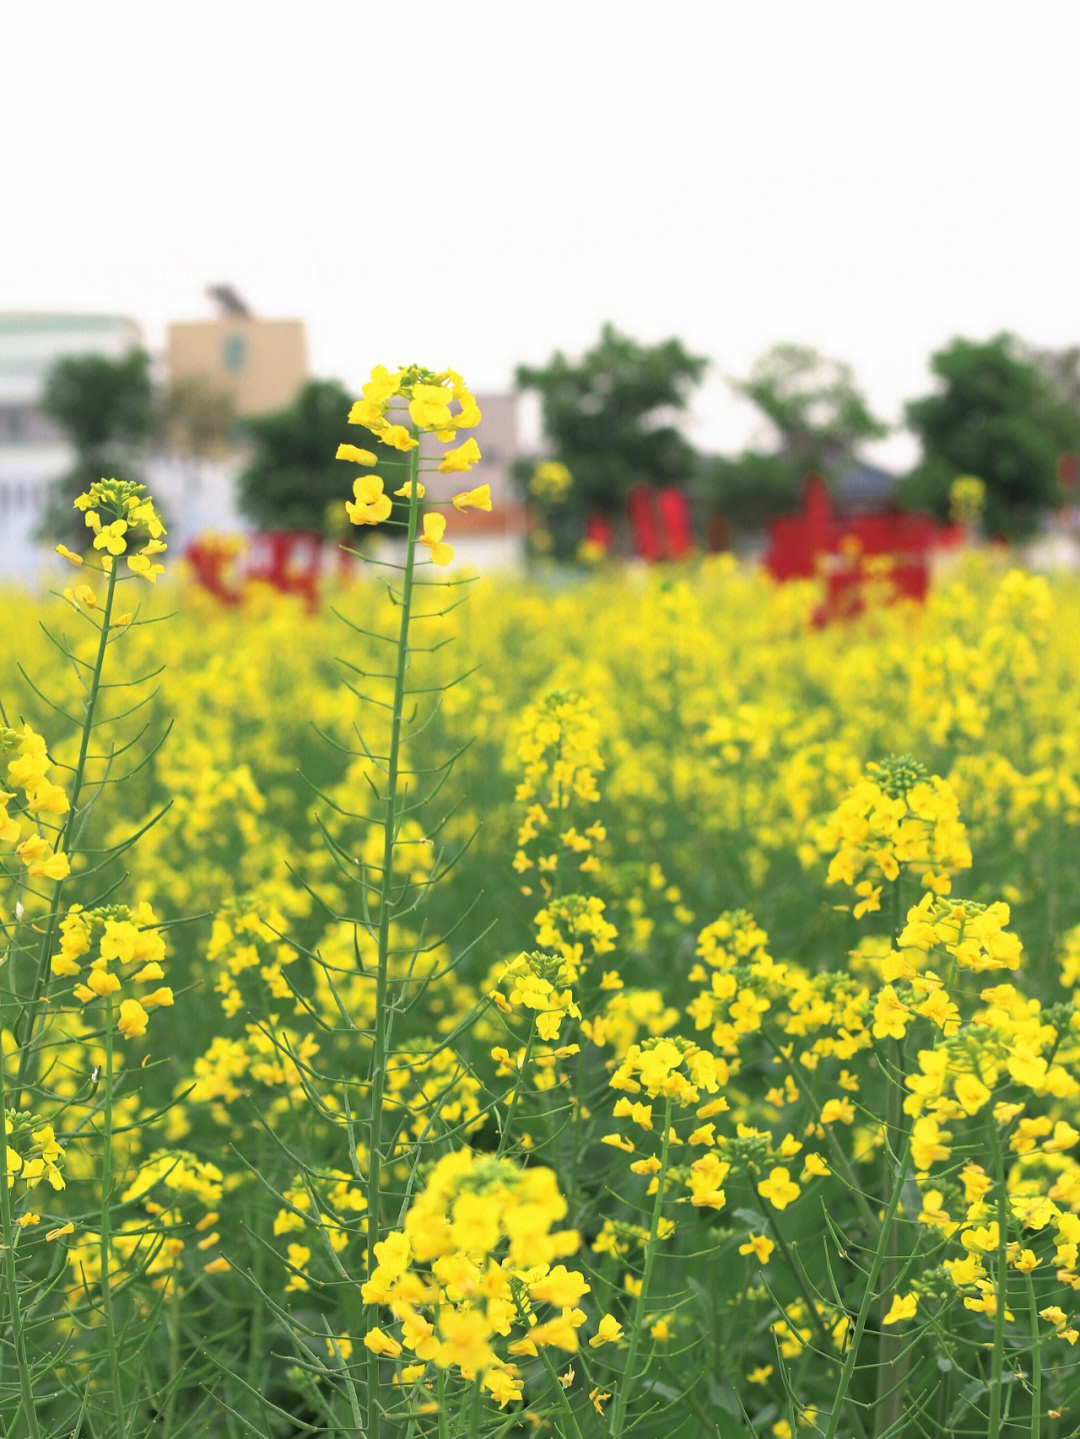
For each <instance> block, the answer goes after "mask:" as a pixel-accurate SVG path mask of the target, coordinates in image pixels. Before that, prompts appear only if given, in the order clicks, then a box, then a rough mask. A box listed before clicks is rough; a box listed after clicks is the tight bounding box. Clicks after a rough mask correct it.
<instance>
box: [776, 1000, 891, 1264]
mask: <svg viewBox="0 0 1080 1439" xmlns="http://www.w3.org/2000/svg"><path fill="white" fill-rule="evenodd" d="M761 1035H762V1038H763V1039H764V1040H765V1043H766V1044H767V1045H768V1046H769V1048H770V1049H771V1050H772V1052H773V1053H774V1054H775V1055H776V1056H777V1057H778V1058H779V1060H780V1062H781V1064H783V1066H784V1069H785V1071H786V1072H787V1073H788V1074H789V1075H790V1076H791V1080H792V1083H793V1084H795V1085H796V1086H797V1087H798V1089H799V1091H800V1092H801V1094H802V1096H803V1098H804V1099H805V1100H806V1101H807V1103H808V1104H809V1105H810V1109H811V1112H812V1113H813V1116H814V1120H815V1123H816V1124H817V1125H819V1126H820V1128H822V1129H823V1130H824V1131H825V1138H826V1139H827V1140H828V1142H829V1148H830V1149H831V1150H832V1152H833V1155H834V1156H835V1158H836V1160H837V1163H838V1165H839V1167H840V1169H841V1170H842V1171H843V1175H844V1178H845V1179H846V1180H847V1182H848V1187H849V1188H850V1190H851V1193H852V1197H853V1198H854V1200H855V1203H856V1204H857V1205H858V1207H859V1212H860V1214H861V1215H862V1217H863V1219H864V1220H865V1222H866V1225H867V1228H868V1229H869V1231H870V1233H871V1234H873V1235H875V1236H876V1235H877V1234H878V1232H879V1231H880V1229H881V1221H880V1220H879V1219H878V1217H877V1215H876V1214H875V1213H874V1211H873V1209H871V1207H870V1201H869V1200H868V1199H867V1197H866V1195H865V1194H864V1193H863V1191H862V1188H861V1186H860V1185H859V1182H858V1180H857V1179H856V1177H855V1171H854V1170H853V1169H852V1167H851V1161H850V1160H849V1159H848V1157H847V1155H846V1154H845V1153H844V1146H843V1145H842V1144H841V1143H840V1140H839V1139H838V1138H837V1136H836V1134H835V1132H834V1130H833V1126H832V1125H831V1124H822V1123H821V1105H820V1104H819V1103H818V1101H817V1096H816V1095H815V1093H814V1091H813V1090H812V1089H811V1088H810V1086H809V1085H808V1084H807V1082H806V1080H805V1078H804V1077H803V1075H802V1073H801V1071H800V1070H799V1067H798V1065H797V1064H794V1063H792V1060H791V1057H790V1055H788V1054H786V1053H785V1052H784V1049H783V1047H782V1046H781V1045H780V1044H779V1042H778V1041H777V1040H776V1039H775V1038H774V1036H773V1035H771V1034H770V1033H769V1031H768V1030H767V1029H766V1028H765V1026H764V1025H762V1028H761Z"/></svg>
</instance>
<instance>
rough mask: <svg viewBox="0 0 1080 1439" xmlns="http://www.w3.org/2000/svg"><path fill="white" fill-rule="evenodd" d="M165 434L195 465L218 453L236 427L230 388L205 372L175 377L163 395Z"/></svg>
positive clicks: (161, 417) (162, 415)
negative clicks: (226, 388)
mask: <svg viewBox="0 0 1080 1439" xmlns="http://www.w3.org/2000/svg"><path fill="white" fill-rule="evenodd" d="M160 421H161V432H162V438H163V440H164V442H165V444H166V446H167V447H168V448H169V449H171V450H176V451H178V452H179V453H181V454H183V455H186V456H187V457H188V458H189V459H190V460H192V461H193V462H194V463H195V464H196V465H198V464H199V463H201V462H202V461H203V460H207V459H209V458H211V456H213V455H215V454H217V453H219V452H220V451H221V450H222V449H224V448H225V446H226V445H227V444H228V443H229V441H230V439H231V438H232V437H233V434H234V432H235V430H236V409H235V406H234V404H233V398H232V396H231V395H230V394H229V392H228V391H227V390H221V389H218V388H217V386H216V385H215V384H214V383H213V381H212V380H210V379H208V378H207V377H206V376H204V375H188V376H185V377H184V378H183V379H179V380H174V381H173V382H172V383H171V384H170V385H169V386H168V388H167V389H166V391H165V393H164V395H163V396H162V397H161V408H160Z"/></svg>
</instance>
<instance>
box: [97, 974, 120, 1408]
mask: <svg viewBox="0 0 1080 1439" xmlns="http://www.w3.org/2000/svg"><path fill="white" fill-rule="evenodd" d="M112 1101H113V1007H112V996H111V995H106V996H105V1110H104V1125H103V1129H102V1144H103V1146H104V1147H103V1150H102V1156H101V1244H100V1249H101V1305H102V1314H103V1317H104V1320H105V1344H106V1350H107V1360H108V1367H109V1382H110V1387H111V1389H112V1401H113V1411H114V1413H115V1414H116V1433H117V1435H118V1436H119V1435H122V1434H123V1433H125V1430H126V1425H125V1422H124V1396H123V1390H122V1388H121V1384H120V1355H119V1352H118V1350H117V1344H116V1320H115V1316H114V1314H113V1302H112V1281H111V1279H110V1275H109V1240H110V1235H111V1227H112V1223H111V1222H112V1213H111V1208H112V1118H113V1115H112Z"/></svg>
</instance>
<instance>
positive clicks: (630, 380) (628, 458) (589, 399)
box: [517, 325, 708, 514]
mask: <svg viewBox="0 0 1080 1439" xmlns="http://www.w3.org/2000/svg"><path fill="white" fill-rule="evenodd" d="M707 364H708V360H706V359H705V358H704V357H703V356H700V355H691V354H690V353H689V352H688V351H687V350H685V349H684V348H683V345H682V343H681V341H679V340H676V339H671V340H667V341H666V342H664V343H663V344H659V345H652V346H647V345H640V344H638V342H637V341H636V340H632V339H630V337H629V336H627V335H622V334H620V333H619V332H618V330H616V329H615V328H614V326H613V325H605V326H604V328H603V330H602V331H601V334H600V339H599V341H598V343H597V344H596V345H594V346H593V348H592V349H591V350H589V351H587V352H586V353H585V355H583V356H582V358H581V359H580V360H579V361H570V360H568V359H567V358H566V357H565V355H563V353H562V352H561V351H557V352H556V353H555V354H554V355H553V356H552V357H551V359H550V360H549V361H548V363H547V364H546V365H544V366H542V367H540V368H535V369H534V368H532V367H530V366H528V365H521V366H519V368H518V370H517V383H518V385H519V387H520V388H521V389H524V390H536V391H537V392H538V393H539V395H540V400H541V416H542V423H543V430H544V434H545V436H546V437H547V440H548V443H549V447H550V458H552V459H554V460H557V461H559V462H560V463H562V464H564V465H565V466H566V467H567V468H568V469H569V471H570V473H571V475H572V476H573V488H572V490H571V492H570V494H569V495H568V496H567V503H568V504H569V505H571V506H573V507H574V508H575V509H576V510H577V511H578V513H579V514H584V513H587V512H589V511H599V512H601V513H604V514H621V513H622V511H623V509H624V507H625V503H626V494H627V491H628V490H629V489H630V488H631V487H632V486H633V485H635V484H650V485H677V484H686V483H688V482H689V481H690V480H691V479H692V478H693V476H694V473H695V470H696V466H697V453H696V451H695V450H694V448H693V446H692V445H691V444H690V443H689V441H688V440H687V439H685V437H684V436H683V435H682V434H681V433H680V432H679V430H678V429H677V428H676V427H675V425H674V423H673V420H674V419H675V418H677V416H678V414H679V412H681V411H683V410H685V408H686V405H687V401H688V398H689V392H690V390H691V389H692V387H693V386H694V385H696V384H698V383H699V381H700V379H701V376H702V374H703V373H704V370H705V367H706V365H707ZM533 470H534V462H532V461H527V462H525V463H524V466H523V472H522V477H523V478H524V479H525V480H528V478H529V477H530V476H531V475H532V473H533Z"/></svg>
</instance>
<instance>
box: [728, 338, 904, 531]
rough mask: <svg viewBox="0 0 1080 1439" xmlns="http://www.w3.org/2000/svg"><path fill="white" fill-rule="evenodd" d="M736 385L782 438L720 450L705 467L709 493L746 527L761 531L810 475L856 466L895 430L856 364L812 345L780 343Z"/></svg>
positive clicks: (793, 503)
mask: <svg viewBox="0 0 1080 1439" xmlns="http://www.w3.org/2000/svg"><path fill="white" fill-rule="evenodd" d="M728 383H729V384H730V385H731V388H732V389H733V390H734V391H735V392H736V394H739V395H742V396H744V397H745V398H746V399H748V400H750V401H751V402H752V403H753V404H755V405H756V406H757V408H758V409H759V410H760V411H761V413H762V415H763V416H764V417H765V418H766V419H767V420H769V421H770V422H771V424H772V426H773V428H774V430H775V431H776V436H777V440H778V446H777V448H776V449H775V450H756V449H748V450H745V451H744V452H743V453H742V454H741V455H738V456H732V457H729V456H725V455H717V456H713V457H711V458H710V459H708V460H707V461H705V462H704V464H703V466H702V490H703V492H704V494H705V496H706V497H707V498H708V499H709V501H710V502H711V503H712V504H713V505H714V506H716V507H717V508H718V509H719V510H720V511H721V513H722V515H723V516H724V518H725V519H726V520H727V522H728V523H729V524H732V525H734V526H735V527H736V528H739V529H756V528H758V527H759V526H760V525H763V524H765V523H766V522H767V521H769V520H771V519H773V518H775V516H776V515H778V514H782V513H784V512H785V511H787V510H790V509H791V508H792V507H793V506H796V505H797V504H798V503H799V500H800V497H801V495H802V488H803V482H804V481H805V479H806V476H807V475H808V474H811V473H815V472H817V473H821V474H823V475H825V477H826V478H829V477H836V476H837V475H838V474H839V473H840V472H841V471H842V470H843V469H844V468H846V467H849V466H851V465H853V464H854V463H855V461H856V452H857V449H858V446H859V445H860V444H861V443H862V442H863V441H865V440H872V439H879V438H880V437H881V436H882V435H885V434H887V433H888V426H887V425H885V424H883V423H882V421H881V420H878V419H877V418H876V417H875V416H874V415H873V414H872V413H871V412H870V409H869V407H868V406H867V403H866V400H865V399H864V397H863V395H862V392H861V391H860V390H859V388H858V387H857V385H856V383H855V377H854V373H853V371H852V369H851V366H850V365H848V364H845V363H844V361H842V360H833V359H829V358H828V357H827V356H825V355H822V354H821V353H820V352H819V351H817V350H815V349H812V348H811V347H809V346H806V345H775V346H773V348H772V349H771V350H768V351H767V352H766V353H765V354H763V355H761V356H760V357H759V358H758V359H757V360H755V362H754V364H753V365H752V367H751V370H750V374H749V375H748V376H747V377H746V378H745V379H741V380H740V379H732V380H729V382H728Z"/></svg>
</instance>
